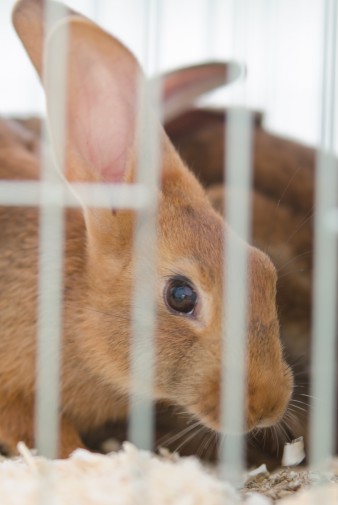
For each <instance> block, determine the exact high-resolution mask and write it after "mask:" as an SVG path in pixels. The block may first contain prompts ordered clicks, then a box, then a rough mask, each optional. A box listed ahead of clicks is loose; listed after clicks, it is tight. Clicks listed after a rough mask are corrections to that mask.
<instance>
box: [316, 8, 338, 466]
mask: <svg viewBox="0 0 338 505" xmlns="http://www.w3.org/2000/svg"><path fill="white" fill-rule="evenodd" d="M324 9H325V10H324V26H323V36H324V44H323V73H322V76H323V77H322V91H321V92H322V96H321V133H320V147H319V151H318V156H317V170H316V184H315V187H316V194H315V209H316V212H315V219H314V224H315V230H314V237H315V246H314V292H313V307H314V313H313V328H312V336H313V342H312V395H313V397H312V398H313V399H312V410H311V416H310V435H311V446H310V463H311V465H312V466H315V467H325V466H326V465H327V464H328V462H329V459H330V457H331V456H332V455H333V454H334V442H335V428H336V414H335V406H336V375H335V360H336V334H337V258H338V256H337V252H338V249H337V236H336V234H335V233H334V231H333V230H331V229H330V227H329V223H328V219H327V218H328V216H329V213H330V211H332V210H333V209H334V208H335V207H336V206H337V204H338V198H337V191H338V167H337V161H336V158H335V156H334V139H335V127H334V121H335V116H334V114H335V102H336V58H337V14H338V11H337V0H326V1H325V6H324Z"/></svg>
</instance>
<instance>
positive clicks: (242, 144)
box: [220, 0, 251, 486]
mask: <svg viewBox="0 0 338 505" xmlns="http://www.w3.org/2000/svg"><path fill="white" fill-rule="evenodd" d="M247 9H248V3H247V2H246V0H241V1H240V2H236V3H234V4H233V16H234V17H233V23H234V51H236V50H237V51H239V52H240V53H241V58H242V59H244V61H245V55H246V53H247V46H246V43H247V40H245V38H243V37H244V33H245V32H246V31H245V24H243V23H245V20H246V19H247V17H246V16H245V14H246V10H247ZM244 92H245V87H244V84H243V87H242V89H240V90H239V97H238V98H239V99H240V100H241V101H244V102H245V96H244ZM250 117H251V116H250V113H249V111H248V110H247V109H245V108H239V107H235V108H233V109H230V110H229V111H228V113H227V137H226V139H224V140H225V142H226V147H227V149H226V153H227V155H226V160H225V164H226V173H225V180H226V187H227V192H226V198H225V201H226V208H225V216H224V217H225V220H226V222H227V224H228V226H229V228H230V229H231V230H232V231H233V232H234V233H235V234H237V235H238V236H240V237H241V238H242V239H243V240H244V241H245V242H248V239H249V233H250V224H249V223H250V198H249V195H250V191H251V120H250ZM231 188H237V189H239V191H235V192H231ZM229 190H230V191H229ZM247 277H248V269H247V250H246V249H245V248H244V247H242V248H238V246H236V244H235V242H234V241H233V240H232V239H231V236H230V235H227V236H226V237H225V245H224V290H223V291H224V293H223V296H224V302H223V352H222V363H223V369H222V397H221V400H222V405H221V423H222V432H223V433H225V443H224V445H222V446H221V454H220V464H221V468H220V470H221V475H222V477H223V478H225V479H227V480H230V481H232V482H233V483H234V485H236V486H240V485H241V484H242V480H243V466H244V439H243V436H242V435H234V434H236V433H241V432H242V433H243V432H244V427H245V418H244V412H245V408H244V406H245V394H246V381H245V377H246V368H245V361H246V335H247V320H246V313H247ZM227 434H228V435H227Z"/></svg>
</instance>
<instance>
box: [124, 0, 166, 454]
mask: <svg viewBox="0 0 338 505" xmlns="http://www.w3.org/2000/svg"><path fill="white" fill-rule="evenodd" d="M145 7H146V9H147V24H148V26H147V27H146V30H145V33H146V35H147V39H146V65H145V67H146V70H148V71H155V70H156V69H157V68H158V56H159V46H160V43H159V36H160V19H161V8H162V1H161V0H146V2H145ZM159 91H160V87H159V82H157V83H156V82H155V81H154V80H152V82H151V84H150V82H142V83H141V89H140V113H139V136H138V138H139V139H140V144H139V156H138V182H139V183H143V184H145V185H146V186H147V188H148V189H149V195H150V196H149V202H148V205H147V207H146V208H145V209H144V210H141V211H140V212H139V213H138V216H137V221H136V229H135V239H134V247H135V249H134V250H135V269H134V276H135V286H134V299H133V313H132V316H133V317H132V342H131V344H132V345H131V383H132V388H131V391H132V393H131V397H130V423H129V439H130V440H131V441H132V442H133V443H134V444H135V445H136V446H137V447H140V448H143V449H151V448H152V447H153V431H154V411H153V402H152V397H153V382H154V366H155V324H156V319H155V316H156V304H155V293H156V263H157V259H156V256H157V253H156V222H157V205H158V201H157V200H158V196H157V194H158V188H159V161H160V157H159V155H160V151H159V142H160V130H159V128H158V118H159V116H160V115H159V97H160V95H159ZM151 102H153V104H154V108H155V110H154V108H153V109H152V110H151V107H150V103H151Z"/></svg>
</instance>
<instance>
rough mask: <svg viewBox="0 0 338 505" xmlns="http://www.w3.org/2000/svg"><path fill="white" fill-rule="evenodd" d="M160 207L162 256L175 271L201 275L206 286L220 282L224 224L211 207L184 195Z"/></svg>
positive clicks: (162, 259) (199, 278) (165, 262)
mask: <svg viewBox="0 0 338 505" xmlns="http://www.w3.org/2000/svg"><path fill="white" fill-rule="evenodd" d="M182 200H183V201H177V202H176V204H175V203H173V199H172V198H170V199H169V198H168V202H165V203H164V204H162V205H161V209H160V227H159V229H160V236H159V246H160V258H161V260H160V261H161V263H162V265H163V266H165V267H166V268H168V269H170V270H171V271H172V272H173V271H175V273H177V274H181V275H186V276H187V277H189V278H191V280H194V278H196V277H197V278H198V280H199V283H200V284H201V285H202V286H203V288H204V289H208V290H209V289H211V286H213V285H214V284H217V283H218V282H219V281H221V278H222V275H221V270H222V263H223V235H224V224H223V222H222V219H221V218H219V216H217V215H216V214H214V212H213V211H212V209H209V208H208V207H207V206H204V205H200V204H199V203H198V202H194V201H191V200H190V199H189V197H188V196H187V197H185V196H182Z"/></svg>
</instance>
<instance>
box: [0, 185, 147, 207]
mask: <svg viewBox="0 0 338 505" xmlns="http://www.w3.org/2000/svg"><path fill="white" fill-rule="evenodd" d="M42 198H43V199H44V200H45V201H46V200H47V202H49V203H50V204H51V205H60V206H63V207H81V206H83V205H86V206H88V207H99V208H105V207H108V208H116V209H117V208H118V209H141V208H144V207H147V206H148V205H149V203H150V201H149V200H150V198H149V191H148V190H147V188H146V187H145V186H144V185H143V184H106V183H85V182H81V183H72V184H68V183H67V185H66V184H63V183H62V182H61V181H60V183H55V182H53V183H51V182H46V181H7V180H6V181H4V180H3V181H0V205H3V206H15V207H16V206H22V207H34V206H38V205H40V203H41V199H42Z"/></svg>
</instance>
